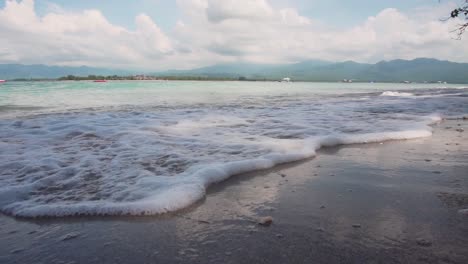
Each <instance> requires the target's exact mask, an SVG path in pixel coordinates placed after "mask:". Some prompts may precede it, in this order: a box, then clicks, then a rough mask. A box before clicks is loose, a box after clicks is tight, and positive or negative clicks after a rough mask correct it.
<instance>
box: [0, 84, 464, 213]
mask: <svg viewBox="0 0 468 264" xmlns="http://www.w3.org/2000/svg"><path fill="white" fill-rule="evenodd" d="M444 86H445V87H439V85H436V84H420V85H413V84H358V83H355V84H342V83H270V82H164V81H161V82H108V83H91V82H29V83H28V82H11V83H5V84H2V85H1V86H0V147H1V153H0V186H1V187H0V210H1V211H2V212H4V213H7V214H12V215H16V216H26V217H34V216H67V215H77V214H90V215H98V214H99V215H121V214H134V215H140V214H158V213H163V212H167V211H173V210H177V209H180V208H183V207H186V206H188V205H190V204H192V203H194V202H195V201H197V200H198V199H200V198H202V197H203V196H204V194H205V191H206V188H207V187H208V186H209V185H210V184H211V183H213V182H217V181H221V180H224V179H226V178H228V177H230V176H232V175H235V174H239V173H243V172H247V171H252V170H258V169H265V168H270V167H272V166H274V165H276V164H280V163H284V162H289V161H295V160H300V159H304V158H309V157H313V156H314V155H315V151H316V150H317V149H319V148H320V147H322V146H332V145H337V144H353V143H367V142H379V141H385V140H394V139H411V138H418V137H425V136H430V135H431V128H430V127H429V126H428V125H430V124H432V123H434V122H437V121H439V120H440V118H441V117H456V116H462V115H465V114H468V89H467V88H464V87H463V86H462V85H444Z"/></svg>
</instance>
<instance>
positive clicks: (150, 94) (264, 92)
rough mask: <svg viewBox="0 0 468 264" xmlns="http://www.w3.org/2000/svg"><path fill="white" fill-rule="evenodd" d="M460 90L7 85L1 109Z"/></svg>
mask: <svg viewBox="0 0 468 264" xmlns="http://www.w3.org/2000/svg"><path fill="white" fill-rule="evenodd" d="M459 87H463V85H457V84H392V83H310V82H308V83H300V82H298V83H296V82H294V83H278V82H215V81H213V82H199V81H140V82H137V81H109V82H107V83H94V82H90V81H80V82H73V81H72V82H7V83H4V84H0V106H3V110H5V109H8V110H10V111H9V112H11V110H19V111H15V112H16V114H22V112H27V111H28V109H29V110H32V111H33V113H38V112H41V113H42V112H47V111H62V110H64V109H80V108H88V107H104V106H122V105H140V106H141V105H172V104H176V105H177V104H194V103H211V102H223V101H232V100H233V99H236V98H240V97H245V96H254V97H262V96H277V95H291V96H294V95H295V96H301V95H307V96H310V95H327V94H328V95H333V94H343V93H372V92H380V91H381V92H383V91H393V90H414V89H429V88H459ZM5 106H9V107H8V108H6V107H5ZM15 108H16V109H15ZM39 108H40V109H39ZM1 114H5V111H1Z"/></svg>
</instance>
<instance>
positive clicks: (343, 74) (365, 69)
mask: <svg viewBox="0 0 468 264" xmlns="http://www.w3.org/2000/svg"><path fill="white" fill-rule="evenodd" d="M132 74H135V73H132V72H131V71H124V70H112V69H103V68H92V67H86V66H82V67H67V66H46V65H22V64H0V79H16V78H59V77H62V76H66V75H75V76H88V75H121V76H123V75H132ZM149 75H155V76H160V77H175V78H183V77H201V78H205V79H206V78H207V79H209V78H218V79H219V78H228V79H238V78H241V79H244V78H245V79H256V80H261V79H268V80H279V79H282V78H284V77H290V78H291V79H292V80H293V81H332V82H335V81H341V80H343V79H351V80H353V81H361V82H370V81H376V82H402V81H410V82H437V81H446V82H450V83H468V63H455V62H450V61H440V60H436V59H428V58H420V59H414V60H392V61H381V62H378V63H375V64H369V63H357V62H354V61H345V62H327V61H320V60H307V61H303V62H299V63H294V64H253V63H228V64H217V65H212V66H208V67H202V68H197V69H192V70H170V71H164V72H157V73H150V74H149Z"/></svg>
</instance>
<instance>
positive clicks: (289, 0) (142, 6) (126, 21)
mask: <svg viewBox="0 0 468 264" xmlns="http://www.w3.org/2000/svg"><path fill="white" fill-rule="evenodd" d="M5 1H6V0H0V7H3V6H4V4H5ZM443 1H444V0H442V2H443ZM270 2H271V4H272V5H273V6H275V7H278V8H282V7H290V6H294V7H296V8H297V9H298V11H299V13H300V14H301V15H303V16H307V17H311V18H315V19H319V20H321V21H324V22H326V23H329V24H332V25H336V26H350V25H354V24H357V23H360V22H362V21H364V20H366V19H367V18H368V17H369V16H372V15H375V14H377V13H378V12H379V11H381V10H383V9H385V8H389V7H393V8H397V9H399V10H401V11H408V10H411V9H413V8H417V7H420V6H431V5H432V6H436V5H440V3H439V1H437V0H390V1H388V0H387V1H385V0H346V1H343V0H273V1H270ZM446 2H447V1H446ZM51 3H52V4H57V5H59V6H61V7H62V8H64V9H67V10H71V11H73V10H74V11H78V10H84V9H99V10H100V11H101V12H102V13H103V14H104V15H105V16H106V17H107V18H108V19H109V21H111V22H113V23H116V24H118V25H122V26H125V27H128V28H133V27H134V20H135V16H137V15H138V14H140V13H145V14H147V15H149V16H150V17H152V18H153V20H154V21H155V22H156V23H158V25H159V26H161V28H164V29H166V30H169V29H171V28H172V27H173V26H174V25H175V23H176V21H177V20H178V19H179V17H180V12H179V10H178V7H177V2H176V1H175V0H133V1H131V0H130V1H129V0H100V1H95V0H79V1H70V0H36V10H37V11H38V13H39V14H45V13H46V12H47V9H48V7H49V6H50V4H51Z"/></svg>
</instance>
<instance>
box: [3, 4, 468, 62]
mask: <svg viewBox="0 0 468 264" xmlns="http://www.w3.org/2000/svg"><path fill="white" fill-rule="evenodd" d="M458 3H460V1H459V0H441V1H440V2H439V1H438V0H392V1H383V0H367V1H366V0H347V1H338V0H327V1H325V0H308V1H306V0H177V1H169V0H134V1H123V0H114V1H110V0H101V1H95V0H94V1H92V0H80V1H69V0H0V34H1V35H2V36H8V38H5V40H4V41H2V42H0V63H26V64H30V63H42V64H51V65H75V66H76V65H89V66H102V67H117V68H135V69H136V68H138V69H139V68H141V69H155V70H164V69H173V68H180V69H183V68H193V67H199V66H206V65H211V64H216V63H228V62H252V63H266V64H275V63H293V62H298V61H303V60H308V59H320V60H329V61H344V60H354V61H359V62H377V61H380V60H391V59H397V58H402V59H413V58H418V57H434V58H438V59H447V60H452V61H463V62H465V61H468V45H466V39H464V40H461V41H455V40H453V37H454V35H453V33H451V31H452V30H453V29H454V28H455V27H456V24H457V21H448V22H441V21H440V19H441V18H443V17H445V16H447V15H448V14H449V13H450V10H451V9H452V8H454V7H456V5H457V4H458ZM458 22H460V21H458ZM31 47H34V49H31Z"/></svg>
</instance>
